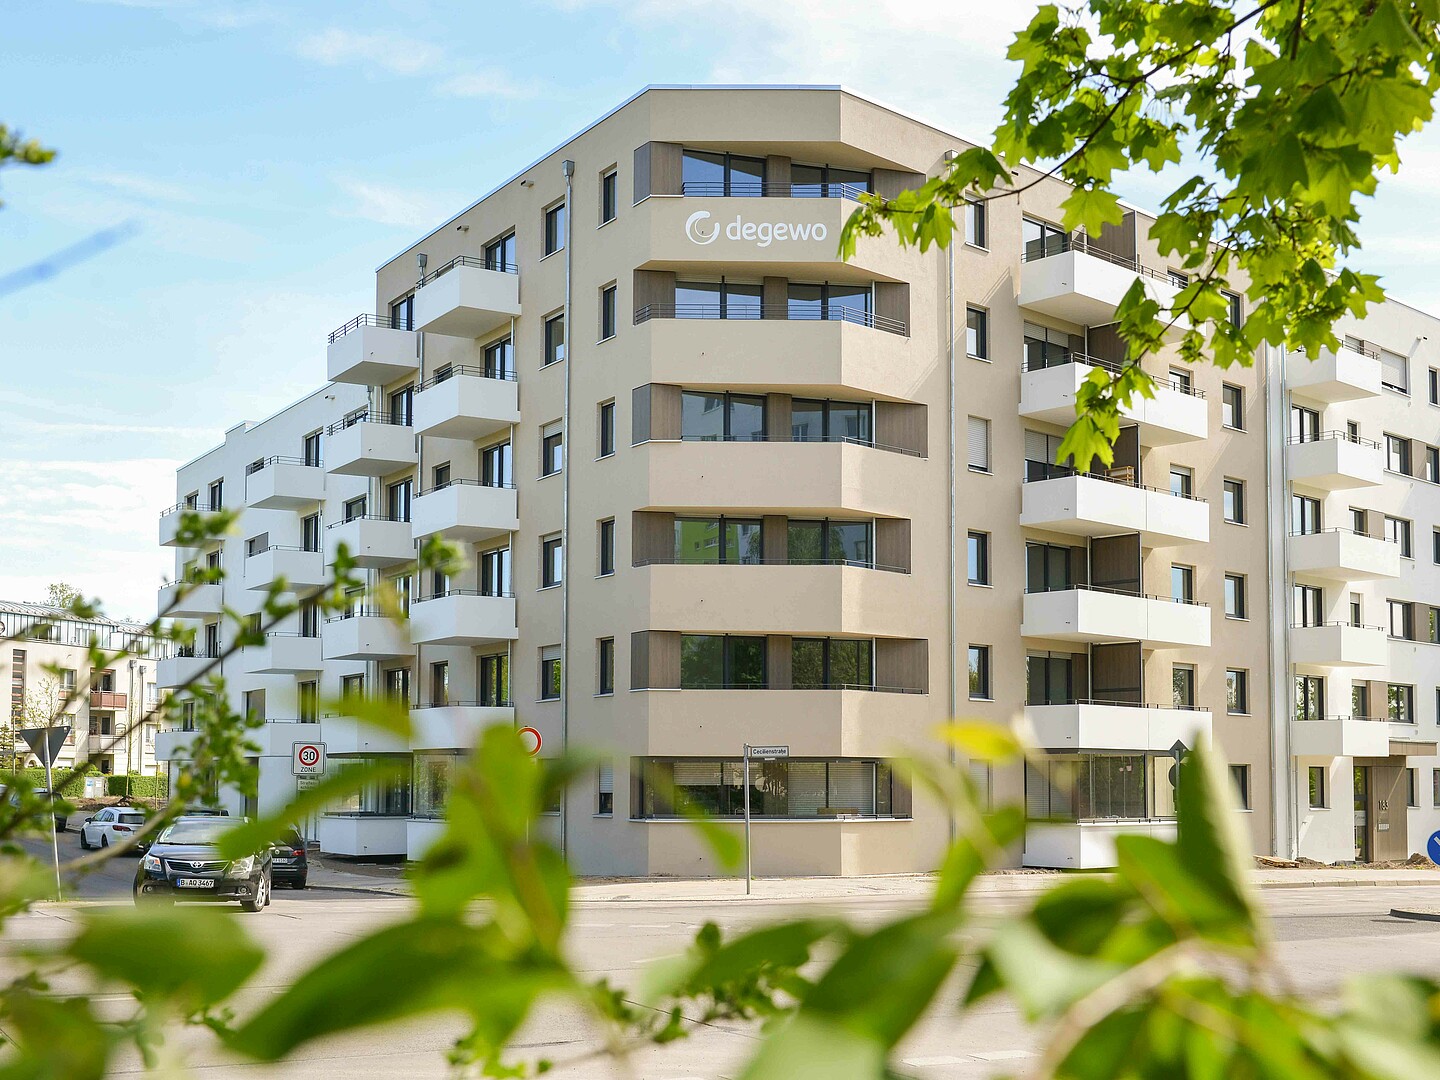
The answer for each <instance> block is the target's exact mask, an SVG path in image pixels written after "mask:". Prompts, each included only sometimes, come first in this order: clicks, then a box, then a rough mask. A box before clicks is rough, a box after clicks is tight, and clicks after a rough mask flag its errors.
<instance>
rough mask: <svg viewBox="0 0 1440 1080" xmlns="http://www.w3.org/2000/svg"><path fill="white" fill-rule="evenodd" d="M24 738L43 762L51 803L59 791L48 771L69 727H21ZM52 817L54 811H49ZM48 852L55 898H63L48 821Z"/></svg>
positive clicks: (56, 846) (57, 854)
mask: <svg viewBox="0 0 1440 1080" xmlns="http://www.w3.org/2000/svg"><path fill="white" fill-rule="evenodd" d="M16 734H18V735H19V736H20V737H21V738H22V739H24V740H25V745H26V746H28V747H30V752H31V753H32V754H34V755H35V756H36V757H38V758H39V759H40V760H41V761H42V762H44V764H45V787H46V789H47V790H48V791H49V792H50V802H51V803H52V804H53V803H55V802H56V801H57V800H58V799H59V798H60V793H59V792H58V791H56V790H55V778H54V776H53V775H52V773H51V771H50V766H51V764H52V763H53V762H54V760H55V755H56V754H58V753H59V752H60V748H61V747H62V746H64V745H65V740H66V739H68V738H69V737H70V728H69V727H68V726H67V727H39V728H22V729H21V730H20V731H18V732H16ZM51 817H52V819H53V817H54V812H53V811H52V812H51ZM49 832H50V854H51V855H52V856H54V858H55V899H56V900H63V899H64V897H63V896H62V895H61V894H60V844H59V841H57V840H56V839H55V823H54V821H53V820H52V821H51V823H50V830H49Z"/></svg>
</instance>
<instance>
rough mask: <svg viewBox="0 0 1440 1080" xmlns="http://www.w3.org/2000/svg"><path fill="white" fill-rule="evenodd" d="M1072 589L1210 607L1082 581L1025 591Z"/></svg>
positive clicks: (1185, 600) (1193, 600)
mask: <svg viewBox="0 0 1440 1080" xmlns="http://www.w3.org/2000/svg"><path fill="white" fill-rule="evenodd" d="M1072 589H1080V590H1083V591H1084V592H1098V593H1109V594H1110V595H1111V596H1133V597H1135V599H1137V600H1164V601H1166V602H1168V603H1171V604H1186V605H1188V606H1190V607H1204V608H1208V607H1209V606H1210V605H1209V604H1207V603H1206V602H1205V601H1204V600H1195V599H1187V598H1186V597H1183V596H1161V595H1159V594H1158V593H1139V592H1132V591H1130V590H1129V589H1117V588H1112V587H1111V586H1109V585H1083V584H1080V583H1072V584H1068V585H1055V586H1053V587H1050V588H1044V589H1032V588H1030V587H1029V585H1026V587H1025V592H1026V595H1036V594H1039V593H1052V592H1069V591H1070V590H1072Z"/></svg>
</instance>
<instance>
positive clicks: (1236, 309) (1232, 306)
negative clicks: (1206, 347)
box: [1220, 289, 1245, 326]
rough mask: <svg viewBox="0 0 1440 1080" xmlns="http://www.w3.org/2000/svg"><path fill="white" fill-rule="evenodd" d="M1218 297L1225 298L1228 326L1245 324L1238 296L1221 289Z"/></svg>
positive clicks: (1242, 308)
mask: <svg viewBox="0 0 1440 1080" xmlns="http://www.w3.org/2000/svg"><path fill="white" fill-rule="evenodd" d="M1220 295H1221V296H1223V297H1224V298H1225V303H1226V306H1227V307H1228V308H1229V315H1230V325H1231V326H1243V325H1244V323H1245V309H1244V306H1243V304H1242V301H1241V299H1240V294H1239V293H1232V292H1226V291H1225V290H1224V289H1221V290H1220Z"/></svg>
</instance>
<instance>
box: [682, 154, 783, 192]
mask: <svg viewBox="0 0 1440 1080" xmlns="http://www.w3.org/2000/svg"><path fill="white" fill-rule="evenodd" d="M680 185H681V186H680V190H681V192H682V193H684V194H686V195H733V196H751V197H753V196H759V195H764V194H765V159H764V158H761V157H742V156H741V155H739V154H726V153H715V152H713V151H708V150H685V151H683V152H682V155H681V160H680Z"/></svg>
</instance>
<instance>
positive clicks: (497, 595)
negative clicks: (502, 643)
mask: <svg viewBox="0 0 1440 1080" xmlns="http://www.w3.org/2000/svg"><path fill="white" fill-rule="evenodd" d="M447 596H489V597H493V598H494V599H496V600H514V599H515V594H514V593H513V592H486V591H485V590H484V589H443V590H441V591H440V592H432V593H426V594H425V595H424V596H417V597H415V598H414V599H413V600H412V601H411V603H414V604H423V603H425V602H426V601H427V600H443V599H444V598H445V597H447Z"/></svg>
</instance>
